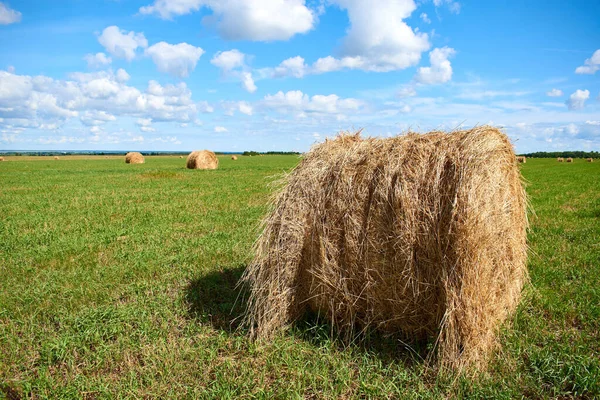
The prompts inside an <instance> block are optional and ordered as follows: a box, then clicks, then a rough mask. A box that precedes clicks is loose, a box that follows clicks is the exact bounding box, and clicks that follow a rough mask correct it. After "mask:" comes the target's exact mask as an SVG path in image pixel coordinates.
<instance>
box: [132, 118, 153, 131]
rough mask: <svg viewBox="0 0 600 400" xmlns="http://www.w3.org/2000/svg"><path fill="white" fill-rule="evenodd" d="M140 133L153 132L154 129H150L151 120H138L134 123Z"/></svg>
mask: <svg viewBox="0 0 600 400" xmlns="http://www.w3.org/2000/svg"><path fill="white" fill-rule="evenodd" d="M135 123H136V124H137V125H138V126H139V127H140V130H141V131H142V132H154V131H156V129H154V128H153V127H152V118H138V120H137V121H136V122H135Z"/></svg>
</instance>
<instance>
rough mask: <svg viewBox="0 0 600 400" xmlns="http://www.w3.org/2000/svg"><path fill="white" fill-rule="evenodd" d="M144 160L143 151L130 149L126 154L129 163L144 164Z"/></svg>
mask: <svg viewBox="0 0 600 400" xmlns="http://www.w3.org/2000/svg"><path fill="white" fill-rule="evenodd" d="M144 161H145V160H144V156H143V155H142V153H138V152H137V151H130V152H129V153H127V154H125V162H126V163H127V164H143V163H144Z"/></svg>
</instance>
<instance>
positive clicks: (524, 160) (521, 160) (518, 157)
mask: <svg viewBox="0 0 600 400" xmlns="http://www.w3.org/2000/svg"><path fill="white" fill-rule="evenodd" d="M517 161H518V162H520V163H523V164H525V163H526V162H527V157H525V156H517Z"/></svg>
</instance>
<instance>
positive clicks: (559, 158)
mask: <svg viewBox="0 0 600 400" xmlns="http://www.w3.org/2000/svg"><path fill="white" fill-rule="evenodd" d="M556 161H558V162H565V159H564V158H562V157H558V158H557V159H556Z"/></svg>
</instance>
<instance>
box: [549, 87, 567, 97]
mask: <svg viewBox="0 0 600 400" xmlns="http://www.w3.org/2000/svg"><path fill="white" fill-rule="evenodd" d="M562 95H563V91H562V90H560V89H552V90H550V91H548V92H546V96H550V97H560V96H562Z"/></svg>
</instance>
